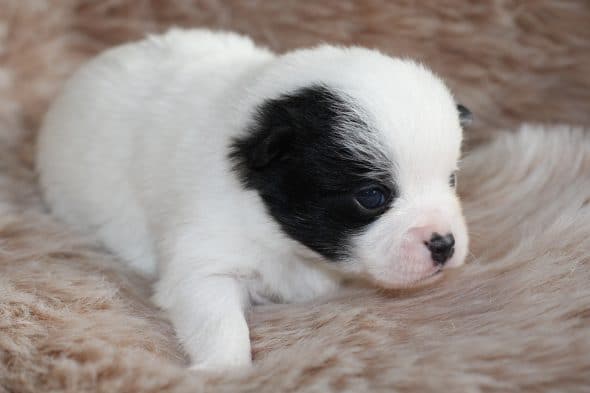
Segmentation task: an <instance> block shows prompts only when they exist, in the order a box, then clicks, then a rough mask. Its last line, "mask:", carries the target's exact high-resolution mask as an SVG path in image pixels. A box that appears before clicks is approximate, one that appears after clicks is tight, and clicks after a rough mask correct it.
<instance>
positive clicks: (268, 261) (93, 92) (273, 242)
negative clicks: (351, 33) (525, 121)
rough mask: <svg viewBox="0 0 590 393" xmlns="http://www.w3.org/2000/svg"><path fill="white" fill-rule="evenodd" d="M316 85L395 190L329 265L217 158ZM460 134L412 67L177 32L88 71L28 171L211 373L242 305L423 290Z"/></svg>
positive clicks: (348, 53)
mask: <svg viewBox="0 0 590 393" xmlns="http://www.w3.org/2000/svg"><path fill="white" fill-rule="evenodd" d="M318 82H319V83H323V84H326V85H328V86H330V87H331V88H333V89H336V90H337V91H338V92H340V93H342V94H343V96H345V97H349V98H350V99H351V100H353V101H354V103H356V104H358V105H359V107H361V108H362V109H363V111H365V112H366V113H365V114H364V116H366V120H367V121H368V122H369V124H370V125H371V126H372V127H373V128H375V129H376V130H378V131H379V134H378V137H379V140H378V141H369V143H379V144H380V145H382V146H383V149H384V150H385V151H386V153H387V154H388V156H389V157H390V158H391V160H392V161H393V162H394V163H395V167H393V168H391V171H392V173H394V177H395V179H396V181H397V184H398V186H399V189H400V196H399V198H398V199H397V200H396V202H395V204H394V206H393V207H392V209H391V210H390V211H388V212H387V213H386V214H384V215H383V216H382V217H381V218H379V219H378V220H377V221H376V222H375V223H373V224H372V225H371V226H370V227H369V228H368V229H367V230H366V231H364V232H363V233H362V234H361V235H358V236H357V237H356V238H355V240H354V247H353V251H354V253H353V254H354V257H353V258H351V259H350V260H348V261H345V262H343V263H338V264H327V263H323V261H321V259H322V258H321V257H320V256H319V255H317V254H316V253H314V252H312V251H311V250H309V249H307V248H306V247H304V246H302V245H301V244H299V243H298V242H295V241H294V240H291V239H289V238H288V237H286V236H285V235H284V234H283V233H282V232H281V231H280V230H279V227H278V225H277V224H276V223H275V222H274V221H273V220H272V218H271V217H270V216H269V215H268V214H267V213H266V211H265V208H264V206H263V204H262V202H261V200H260V199H259V197H258V195H257V194H256V193H255V192H253V191H247V190H245V189H244V187H243V186H242V185H241V184H240V182H239V180H238V178H237V176H236V175H235V174H234V173H233V172H232V170H231V163H230V162H229V160H228V158H227V153H228V145H229V142H230V140H231V138H232V137H235V136H237V135H240V134H242V133H243V132H245V129H246V128H247V125H248V124H249V123H250V122H251V121H252V118H253V113H254V111H255V109H256V108H257V106H258V105H260V104H261V103H262V102H263V101H264V100H265V99H268V98H276V97H278V96H280V95H281V94H284V93H288V92H291V91H293V90H295V89H297V88H301V87H305V86H308V85H310V84H313V83H318ZM343 132H344V133H345V132H346V130H343ZM461 135H462V131H461V127H460V124H459V118H458V115H457V110H456V107H455V102H454V100H453V98H452V96H451V94H450V93H449V91H448V90H447V88H446V87H445V86H444V84H443V83H442V82H441V81H440V80H439V79H438V78H437V77H435V76H434V75H433V74H432V73H431V72H429V71H428V70H426V69H425V68H424V67H423V66H421V65H419V64H416V63H414V62H411V61H407V60H397V59H392V58H389V57H387V56H384V55H382V54H380V53H378V52H376V51H371V50H367V49H362V48H335V47H331V46H321V47H318V48H314V49H310V50H299V51H295V52H291V53H288V54H286V55H283V56H276V55H274V54H272V53H270V52H269V51H267V50H265V49H261V48H258V47H256V46H254V45H253V44H252V42H251V41H250V40H249V39H247V38H244V37H241V36H238V35H234V34H230V33H212V32H208V31H202V30H190V31H179V30H175V31H171V32H169V33H167V34H165V35H163V36H159V37H150V38H149V39H146V40H144V41H141V42H138V43H132V44H128V45H124V46H121V47H118V48H115V49H112V50H109V51H107V52H105V53H104V54H102V55H100V56H99V57H97V58H96V59H95V60H93V61H92V62H90V63H89V64H87V65H86V66H84V67H83V68H82V69H81V70H80V71H79V72H78V73H77V74H76V75H75V76H74V77H73V78H72V79H71V80H70V81H69V82H68V83H67V84H66V86H65V88H64V90H63V92H62V94H61V95H60V96H59V97H58V98H57V100H56V101H55V102H54V104H53V106H52V107H51V109H50V111H49V113H48V114H47V116H46V119H45V122H44V125H43V128H42V131H41V134H40V140H39V150H38V161H37V163H38V170H39V172H40V175H41V184H42V187H43V190H44V192H45V196H46V200H47V201H48V203H49V205H50V206H51V208H52V210H53V211H54V212H55V213H56V214H57V215H59V216H60V217H62V218H63V219H64V220H65V221H67V222H68V223H71V224H72V225H75V226H77V227H79V228H82V229H84V230H86V231H90V232H95V233H96V234H97V235H98V237H99V238H100V239H101V240H102V241H103V242H104V244H106V245H107V246H108V247H109V248H111V249H112V250H113V251H115V252H116V253H117V254H118V255H119V256H120V257H121V258H122V259H123V260H125V261H127V262H128V263H130V264H131V265H132V266H133V267H135V268H137V269H139V270H141V271H143V272H145V273H148V274H152V273H157V275H158V282H157V284H156V288H155V289H156V292H155V301H156V302H157V304H158V305H159V306H161V307H162V308H164V309H166V310H167V311H168V313H169V316H170V318H171V320H172V322H173V324H174V326H175V328H176V331H177V334H178V336H179V338H180V340H181V341H182V343H183V345H184V348H185V349H186V351H187V352H188V353H189V355H190V356H191V359H192V361H193V363H194V367H195V368H199V369H222V368H228V367H239V366H245V365H248V364H249V363H250V361H251V360H250V359H251V355H250V342H249V334H248V326H247V324H246V320H245V318H244V309H245V308H246V307H248V305H249V304H250V303H251V302H253V301H254V302H265V301H285V302H293V301H302V300H308V299H310V298H313V297H316V296H319V295H321V294H325V293H328V292H330V291H333V290H334V289H336V288H337V287H338V286H339V284H340V282H341V280H342V278H343V277H347V276H350V275H353V276H355V277H368V278H369V279H371V280H372V281H373V282H376V283H378V284H379V285H382V286H386V287H400V286H410V285H416V284H418V283H423V282H426V281H428V280H431V279H432V278H433V275H434V274H436V273H437V272H438V270H437V268H436V267H435V266H434V265H433V264H432V261H431V259H430V255H429V254H428V252H427V250H426V248H425V247H424V246H423V242H424V241H425V239H426V238H427V237H428V236H430V234H431V233H432V232H439V233H448V232H452V233H453V234H454V236H455V238H456V251H455V255H454V257H453V258H452V259H451V261H450V262H449V263H448V264H447V265H448V266H458V265H460V264H462V263H463V260H464V258H465V254H466V252H467V242H468V240H467V232H466V228H465V223H464V219H463V216H462V213H461V209H460V206H459V202H458V200H457V197H456V195H455V192H454V190H453V189H452V188H450V187H449V184H448V179H449V175H450V174H451V173H452V172H453V171H455V170H456V169H457V167H456V165H457V161H458V158H459V154H460V145H461ZM349 140H350V143H351V144H353V145H355V146H357V147H358V148H360V147H359V144H358V143H356V142H355V138H354V137H353V136H352V135H351V136H350V138H349ZM364 142H366V141H364ZM438 276H440V275H438Z"/></svg>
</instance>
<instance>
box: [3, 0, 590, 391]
mask: <svg viewBox="0 0 590 393" xmlns="http://www.w3.org/2000/svg"><path fill="white" fill-rule="evenodd" d="M172 24H176V25H183V26H210V27H218V28H228V29H233V30H237V31H239V32H243V33H247V34H250V35H252V36H253V37H254V38H255V39H256V40H257V41H259V42H261V43H264V44H267V45H268V46H270V47H271V48H273V49H275V50H283V49H286V48H292V47H296V46H306V45H311V44H314V43H317V42H319V41H329V42H332V43H344V44H351V43H358V44H362V45H365V46H373V47H378V48H381V49H382V50H384V51H385V52H388V53H390V54H394V55H409V56H412V57H416V58H418V59H421V60H423V61H425V62H427V63H428V64H429V65H431V66H432V67H433V68H434V69H435V70H436V71H437V72H438V73H439V74H441V75H442V76H443V77H444V78H445V79H446V80H448V81H449V84H450V85H451V87H452V88H453V89H454V91H455V92H456V95H457V97H458V98H459V100H460V101H462V102H464V103H466V104H467V105H468V106H469V107H470V108H471V109H472V110H473V111H474V113H475V115H476V119H477V123H476V125H475V126H474V127H473V128H471V129H470V130H469V131H468V132H469V142H470V143H469V146H470V149H469V150H470V151H469V152H468V154H467V155H466V157H465V159H464V160H463V162H462V168H463V169H462V172H461V174H460V181H459V185H460V192H461V194H462V197H463V199H464V206H465V213H466V215H467V219H468V222H469V225H470V234H471V238H472V246H471V256H470V258H469V263H468V264H467V265H466V266H465V267H464V268H462V269H460V270H459V271H456V272H453V274H451V275H448V276H447V277H446V278H445V280H444V282H442V283H438V284H436V285H434V286H432V287H430V288H426V289H422V290H419V291H398V292H380V291H375V290H372V289H366V290H347V291H343V292H342V294H341V295H339V296H337V297H335V298H331V299H322V300H318V301H315V302H314V303H313V304H305V305H275V306H264V307H259V308H256V309H254V310H253V311H252V313H251V314H250V316H249V320H250V321H249V322H250V325H251V326H252V331H251V335H252V341H253V348H254V357H255V365H256V366H255V367H254V368H253V369H252V370H250V371H249V372H244V373H241V374H234V375H223V376H206V377H205V376H202V375H196V374H192V373H190V372H188V371H186V370H185V369H184V368H183V366H184V365H185V362H186V359H185V357H184V355H183V354H182V352H181V350H180V349H179V347H178V343H177V342H176V340H175V337H174V334H173V330H172V329H171V326H170V325H169V323H168V322H167V321H166V319H165V316H164V315H163V314H162V313H161V312H160V311H159V310H158V309H156V308H155V307H154V306H153V305H152V304H151V303H150V301H149V295H150V282H149V281H148V280H146V279H145V278H144V277H141V276H139V275H137V274H135V273H133V272H131V271H129V270H127V269H125V268H124V267H122V266H121V265H120V264H119V263H118V262H117V261H116V259H115V258H114V257H113V256H112V255H110V254H109V253H108V252H106V251H105V250H104V249H102V248H101V247H100V246H98V245H97V243H96V241H95V240H94V239H92V238H88V237H84V236H82V235H81V234H78V233H74V232H72V231H71V230H70V229H68V228H67V227H65V226H64V225H63V224H60V223H59V222H58V221H56V220H55V219H53V218H52V217H51V216H49V215H48V214H47V213H46V212H45V210H44V208H43V206H42V204H41V201H40V198H39V194H38V190H37V188H36V182H35V175H34V173H33V171H32V157H33V154H32V151H33V146H34V136H35V130H36V129H37V127H38V124H39V121H40V118H41V116H42V114H43V112H44V111H45V109H46V107H47V103H48V101H49V99H50V98H51V97H52V96H53V95H54V94H55V91H56V89H57V88H58V87H59V86H60V84H61V83H62V81H63V78H64V77H66V76H67V75H69V74H70V73H71V72H72V70H73V69H74V68H75V67H76V66H77V65H78V64H79V63H80V62H81V61H83V60H85V59H87V58H88V57H89V56H91V55H92V54H94V53H96V52H97V51H99V50H101V49H103V48H105V47H108V46H111V45H114V44H116V43H119V42H122V41H125V40H129V39H132V38H137V37H140V36H141V35H142V34H145V33H146V32H153V31H161V30H163V29H165V28H166V27H168V26H170V25H172ZM588 26H590V4H589V3H588V2H587V1H586V0H578V1H559V2H556V1H552V0H540V1H536V0H535V1H533V0H530V1H516V0H514V1H511V0H505V1H501V0H495V1H488V2H470V4H467V3H466V2H462V1H459V0H457V1H453V0H445V1H439V0H428V1H421V2H406V1H399V2H396V4H393V2H389V1H386V0H374V1H352V0H345V1H340V0H333V1H321V2H303V1H295V0H294V1H280V2H278V1H241V0H235V1H219V0H217V1H216V0H211V1H190V0H170V1H165V2H164V1H160V2H158V1H148V0H138V1H130V0H123V1H115V0H109V1H100V2H88V1H83V0H77V1H76V0H63V1H59V2H57V1H55V2H52V1H43V0H25V1H23V0H3V1H2V5H1V6H0V392H85V391H89V392H90V391H99V392H161V391H170V392H200V391H215V392H238V391H239V392H277V391H284V392H290V391H309V392H329V391H350V392H362V391H383V392H386V391H387V392H390V391H399V392H425V391H446V392H449V391H450V392H460V391H461V392H484V391H485V392H509V391H510V392H540V391H551V392H558V391H559V392H583V391H586V392H587V391H588V389H589V386H590V285H589V282H590V236H589V235H590V131H588V130H585V129H584V127H589V126H590V110H589V108H590V73H589V71H588V70H590V29H588ZM521 122H543V123H567V124H573V125H578V126H579V127H568V126H551V127H541V126H525V127H522V128H519V126H518V124H519V123H521ZM500 129H512V130H516V132H503V131H496V130H500Z"/></svg>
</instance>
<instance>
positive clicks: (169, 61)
mask: <svg viewBox="0 0 590 393" xmlns="http://www.w3.org/2000/svg"><path fill="white" fill-rule="evenodd" d="M266 56H270V54H269V53H268V52H266V51H264V50H262V49H259V48H256V47H255V46H254V45H253V43H252V42H251V41H250V39H248V38H245V37H241V36H239V35H236V34H233V33H223V32H211V31H207V30H182V31H181V30H171V31H170V32H168V33H166V34H164V35H161V36H154V37H148V38H147V39H145V40H142V41H139V42H136V43H130V44H125V45H122V46H119V47H116V48H113V49H110V50H107V51H106V52H104V53H102V54H101V55H99V56H97V57H96V58H95V59H93V60H92V61H90V62H89V63H87V64H86V65H84V66H83V67H82V68H81V69H80V70H78V71H77V72H76V74H75V75H74V76H73V77H72V78H71V79H70V80H69V81H67V82H66V84H65V85H64V88H63V89H62V92H61V93H60V95H59V96H58V97H57V98H56V100H55V101H54V103H53V104H52V106H51V107H50V109H49V111H48V113H47V115H46V117H45V120H44V123H43V126H42V129H41V131H40V136H39V140H38V151H37V168H38V172H39V174H40V182H41V186H42V189H43V192H44V195H45V199H46V201H47V203H48V204H49V206H50V208H51V210H52V211H53V212H54V213H56V214H57V215H58V216H59V217H60V218H62V219H63V220H65V221H66V222H68V223H69V224H71V225H73V226H75V227H77V228H80V229H82V230H85V231H88V232H93V233H97V234H98V236H99V238H100V239H101V240H102V241H103V242H104V243H105V244H106V245H107V246H108V247H109V248H111V249H112V250H114V251H115V252H117V253H118V254H119V255H120V256H121V257H123V259H125V260H127V261H128V262H130V263H131V265H133V266H134V267H136V268H138V269H140V270H142V271H144V272H149V273H151V272H154V271H155V258H154V252H153V250H152V246H151V244H152V239H151V237H152V234H150V231H149V222H150V217H147V216H146V212H145V211H144V202H145V200H144V199H145V195H144V194H145V193H144V192H143V190H144V189H155V188H158V187H155V186H154V185H153V184H146V182H151V181H153V180H154V179H155V180H157V179H158V178H168V177H169V175H170V174H169V173H165V172H166V171H165V168H164V167H165V166H166V162H167V161H170V159H171V158H172V157H173V156H174V155H175V153H176V152H175V151H174V149H175V144H174V143H173V142H174V141H178V140H179V139H182V135H180V133H181V132H183V131H185V129H186V128H187V127H186V125H185V124H183V121H184V120H185V118H186V122H189V121H191V122H192V123H193V124H192V126H193V127H196V128H198V127H199V124H198V121H199V119H200V120H201V121H202V122H206V120H204V119H206V118H207V115H206V114H205V112H207V111H210V110H211V108H210V107H209V106H210V104H209V102H210V101H211V100H212V98H211V97H212V96H214V95H216V94H219V93H218V92H217V90H221V89H223V88H225V87H224V86H225V84H227V82H226V81H225V80H226V79H227V77H225V76H224V75H223V72H226V73H227V72H229V71H228V70H229V67H230V66H232V67H234V68H237V69H239V59H240V58H244V59H247V58H249V57H266ZM187 84H194V85H195V86H188V87H187V86H186V85H187ZM222 86H223V88H222ZM187 94H188V95H187ZM199 111H201V113H199ZM187 112H188V113H187ZM190 117H193V118H195V121H192V119H191V120H189V118H190ZM162 158H163V159H162ZM161 159H162V160H161ZM154 161H156V162H154ZM157 161H161V162H157ZM140 173H141V175H140Z"/></svg>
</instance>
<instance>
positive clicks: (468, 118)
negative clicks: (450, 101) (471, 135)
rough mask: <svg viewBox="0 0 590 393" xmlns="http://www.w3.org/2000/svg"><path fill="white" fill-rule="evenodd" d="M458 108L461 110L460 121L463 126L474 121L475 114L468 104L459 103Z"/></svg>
mask: <svg viewBox="0 0 590 393" xmlns="http://www.w3.org/2000/svg"><path fill="white" fill-rule="evenodd" d="M457 110H458V111H459V123H460V124H461V126H468V125H469V124H471V123H472V122H473V114H472V113H471V111H470V110H469V109H468V108H467V107H466V106H464V105H461V104H457Z"/></svg>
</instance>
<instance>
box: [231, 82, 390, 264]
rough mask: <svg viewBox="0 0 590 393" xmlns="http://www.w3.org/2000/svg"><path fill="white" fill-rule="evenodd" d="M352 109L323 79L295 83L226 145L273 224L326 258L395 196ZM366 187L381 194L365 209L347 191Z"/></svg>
mask: <svg viewBox="0 0 590 393" xmlns="http://www.w3.org/2000/svg"><path fill="white" fill-rule="evenodd" d="M358 113H359V112H358V111H355V110H353V108H352V107H351V104H350V103H348V102H346V101H345V100H343V99H342V97H341V96H339V95H337V94H336V93H335V92H334V91H332V90H330V89H329V88H327V87H326V86H323V85H314V86H311V87H307V88H303V89H300V90H297V91H295V92H294V93H292V94H288V95H284V96H281V97H279V98H277V99H271V100H267V101H266V102H264V103H263V104H262V105H261V106H260V107H259V108H258V111H257V113H256V115H255V118H254V122H253V124H252V125H251V126H250V127H249V129H248V132H247V133H246V135H245V136H243V137H240V138H237V139H236V140H234V141H233V143H232V145H231V151H230V158H231V159H232V161H233V162H234V168H235V170H236V172H237V173H238V175H239V177H240V179H241V181H242V183H243V184H244V185H245V187H247V188H249V189H253V190H256V191H257V192H258V194H259V195H260V197H261V198H262V200H263V201H264V204H265V205H266V208H267V210H268V212H269V213H270V215H271V216H272V217H273V218H274V220H276V221H277V222H278V223H279V224H280V227H281V229H282V230H283V231H284V232H285V233H286V234H288V235H289V236H290V237H291V238H293V239H295V240H297V241H299V242H300V243H302V244H304V245H306V246H307V247H309V248H311V249H312V250H315V251H316V252H318V253H319V254H321V255H323V256H324V257H326V258H328V259H330V260H334V261H335V260H341V259H344V258H346V257H348V256H349V255H350V249H349V248H350V247H349V245H350V238H351V236H352V235H354V234H356V233H358V232H360V231H362V230H363V228H365V227H366V226H367V225H369V224H370V223H371V222H373V221H375V220H376V219H377V218H378V217H379V216H380V215H381V214H383V213H384V212H385V211H386V210H387V209H388V208H389V206H390V205H391V203H392V201H393V199H394V198H395V196H396V185H395V182H394V179H393V177H392V176H393V175H392V173H391V172H392V170H393V164H392V163H391V162H390V160H389V159H388V157H387V155H386V154H385V152H384V149H383V148H382V147H381V146H379V144H378V143H377V142H376V141H377V138H376V137H375V135H376V132H375V131H374V130H372V129H371V128H370V127H369V126H368V125H367V123H366V122H365V121H364V120H363V119H361V117H360V116H359V115H358ZM371 186H377V187H381V189H383V190H385V192H386V194H387V195H385V197H386V200H385V203H384V204H383V205H382V206H380V207H378V208H377V209H372V210H369V209H366V208H364V207H363V206H362V205H361V204H360V203H359V202H358V200H357V199H356V198H355V195H357V193H359V192H361V191H362V192H364V193H365V194H366V193H367V191H366V189H367V187H371ZM364 197H365V200H364V201H363V202H365V205H366V204H367V202H366V195H365V196H364ZM377 199H379V198H377Z"/></svg>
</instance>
